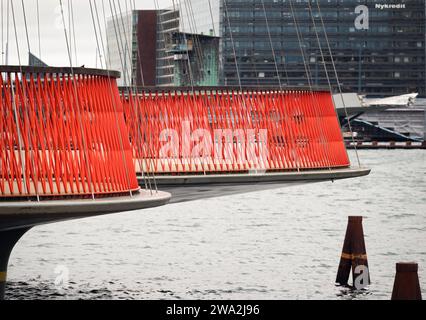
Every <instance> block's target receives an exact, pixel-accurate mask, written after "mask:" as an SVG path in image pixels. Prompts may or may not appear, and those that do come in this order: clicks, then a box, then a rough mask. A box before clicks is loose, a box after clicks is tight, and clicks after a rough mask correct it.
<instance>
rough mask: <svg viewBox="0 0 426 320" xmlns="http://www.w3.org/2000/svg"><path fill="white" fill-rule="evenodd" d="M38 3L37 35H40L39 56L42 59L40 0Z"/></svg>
mask: <svg viewBox="0 0 426 320" xmlns="http://www.w3.org/2000/svg"><path fill="white" fill-rule="evenodd" d="M36 5H37V36H38V56H39V58H40V60H42V55H41V30H40V3H39V0H37V2H36Z"/></svg>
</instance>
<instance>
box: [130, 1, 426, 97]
mask: <svg viewBox="0 0 426 320" xmlns="http://www.w3.org/2000/svg"><path fill="white" fill-rule="evenodd" d="M425 12H426V4H425V1H424V0H399V1H398V3H397V4H389V2H388V1H379V0H317V1H313V0H191V1H181V2H180V6H179V7H176V8H174V9H173V10H172V9H171V10H165V11H160V12H158V13H151V14H152V15H156V16H157V18H156V19H154V18H153V19H152V20H156V21H155V22H154V25H153V24H150V26H148V23H149V21H151V20H148V19H143V21H142V24H144V25H145V27H143V28H139V29H138V30H139V31H140V33H141V34H138V35H137V37H138V39H139V45H140V48H141V50H143V51H145V50H148V51H149V50H153V47H155V50H157V52H156V53H155V56H156V57H157V58H156V59H157V62H156V63H153V59H150V60H149V61H148V62H145V61H143V63H142V64H149V66H151V68H152V67H153V66H155V68H156V69H157V70H156V71H155V72H154V71H153V70H150V68H149V66H147V67H146V70H145V68H144V75H145V74H146V75H152V74H155V77H156V79H155V84H156V85H168V84H172V83H173V84H176V83H177V82H179V81H177V82H176V81H175V76H174V74H175V72H174V71H173V72H172V71H171V70H172V69H173V70H174V66H175V64H176V63H175V62H176V61H174V58H176V56H175V54H174V52H173V51H170V50H168V48H167V46H166V42H167V43H169V40H170V39H176V38H174V36H173V33H171V32H170V31H173V32H176V31H177V30H178V31H179V32H180V33H181V34H193V35H195V34H198V35H203V36H213V37H219V40H218V47H219V48H218V50H219V55H218V60H217V65H218V69H219V83H220V84H222V85H240V84H241V85H242V86H257V85H260V86H262V85H275V86H278V85H279V84H280V83H281V84H282V85H289V86H306V85H308V84H309V82H311V84H312V85H318V86H328V78H329V79H330V82H331V84H332V86H333V89H334V90H337V80H336V77H335V72H334V69H333V64H332V61H335V65H336V71H337V74H338V76H339V81H340V84H341V87H342V88H343V90H344V91H345V92H358V93H360V94H366V95H372V96H395V95H401V94H406V93H412V92H418V93H419V94H420V96H421V97H426V63H425V56H426V46H425V31H426V22H425V21H426V14H425ZM141 14H146V13H144V12H139V13H138V15H141ZM139 17H140V16H139ZM165 25H166V26H165ZM153 26H155V28H156V32H157V33H156V34H157V38H156V42H157V43H156V45H155V46H154V45H153V43H152V42H150V41H147V39H148V38H149V37H148V35H151V33H152V29H153ZM324 30H325V31H326V34H327V37H326V36H325V32H324ZM152 38H153V37H151V38H150V39H151V40H152ZM188 38H190V37H188ZM144 39H145V40H144ZM327 40H328V41H327ZM329 46H330V49H331V54H330V50H329ZM197 50H199V49H197ZM193 56H194V57H196V56H195V55H193ZM150 57H151V58H152V57H153V54H152V55H150ZM178 57H182V56H179V55H178ZM323 61H324V62H325V63H323ZM324 65H325V66H326V69H325V68H324ZM161 70H163V71H161ZM165 70H168V71H167V72H164V71H165ZM146 77H147V78H150V77H148V76H146ZM172 78H173V79H172ZM308 79H309V80H310V81H308ZM151 83H154V82H151Z"/></svg>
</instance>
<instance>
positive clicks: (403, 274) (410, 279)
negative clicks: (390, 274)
mask: <svg viewBox="0 0 426 320" xmlns="http://www.w3.org/2000/svg"><path fill="white" fill-rule="evenodd" d="M418 270H419V266H418V264H417V263H397V264H396V276H395V283H394V285H393V292H392V300H422V293H421V290H420V282H419V276H418Z"/></svg>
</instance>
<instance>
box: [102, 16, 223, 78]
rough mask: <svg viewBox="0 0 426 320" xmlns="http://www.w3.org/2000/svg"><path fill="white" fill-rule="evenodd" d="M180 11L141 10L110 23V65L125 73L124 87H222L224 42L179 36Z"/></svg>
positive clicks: (191, 36)
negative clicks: (220, 45)
mask: <svg viewBox="0 0 426 320" xmlns="http://www.w3.org/2000/svg"><path fill="white" fill-rule="evenodd" d="M179 12H180V11H179V10H172V9H170V10H158V11H156V10H138V11H134V12H133V13H132V14H126V15H123V16H119V17H114V18H112V19H110V20H109V21H108V25H107V42H108V53H109V54H108V56H109V58H108V60H109V67H110V68H112V69H115V70H120V71H121V72H122V78H121V80H120V82H119V85H120V86H130V85H132V86H134V85H136V86H216V85H218V84H219V65H218V61H219V38H218V37H214V36H212V35H201V34H194V33H191V32H180V28H179V27H180V19H179ZM130 30H131V31H130ZM117 35H118V36H117Z"/></svg>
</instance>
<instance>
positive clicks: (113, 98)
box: [89, 0, 133, 197]
mask: <svg viewBox="0 0 426 320" xmlns="http://www.w3.org/2000/svg"><path fill="white" fill-rule="evenodd" d="M89 5H90V13H91V16H92V23H93V29H94V32H95V37H96V45H97V51H98V52H99V58H100V60H101V64H102V52H101V47H100V45H99V39H98V31H97V28H96V23H95V16H94V13H93V6H92V1H91V0H89ZM99 31H100V32H102V30H99ZM101 41H102V43H103V39H102V34H101ZM106 70H107V75H108V84H109V89H110V95H111V102H112V105H113V107H114V114H115V121H116V126H117V128H118V131H119V132H118V135H119V143H120V148H121V156H122V161H123V163H124V166H125V171H126V177H127V183H128V185H129V190H130V196H131V197H132V196H133V191H132V190H131V183H130V172H129V168H128V166H127V161H126V154H125V151H124V143H123V138H122V132H121V127H120V125H119V121H118V113H117V106H116V100H115V97H114V92H113V88H112V79H111V76H110V69H109V66H108V65H107V66H106Z"/></svg>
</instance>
